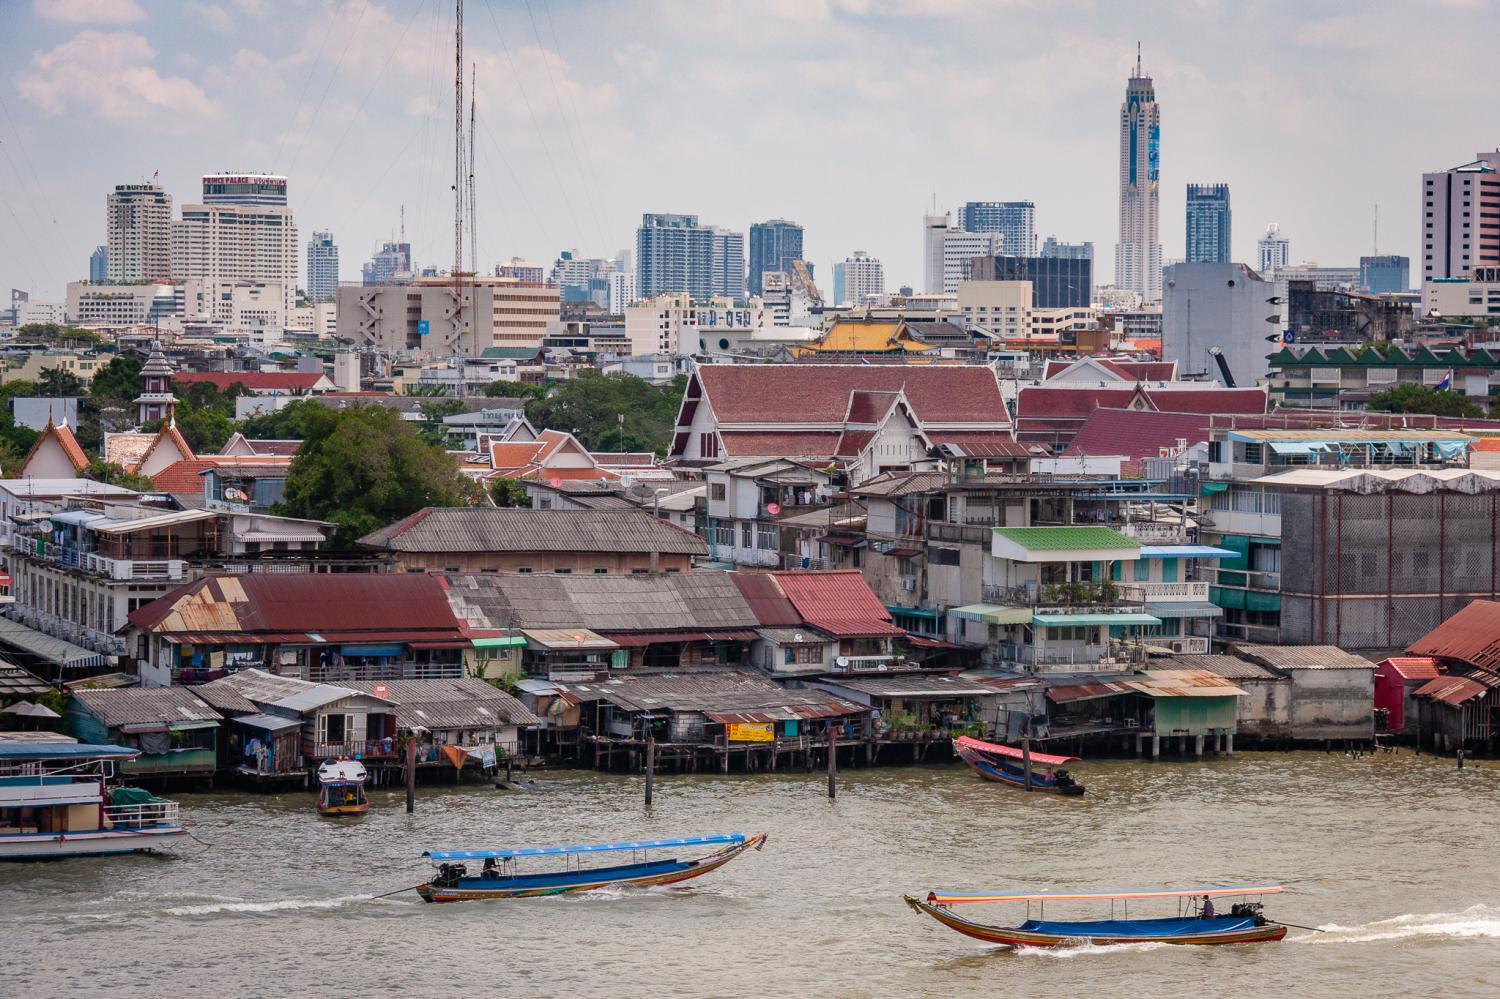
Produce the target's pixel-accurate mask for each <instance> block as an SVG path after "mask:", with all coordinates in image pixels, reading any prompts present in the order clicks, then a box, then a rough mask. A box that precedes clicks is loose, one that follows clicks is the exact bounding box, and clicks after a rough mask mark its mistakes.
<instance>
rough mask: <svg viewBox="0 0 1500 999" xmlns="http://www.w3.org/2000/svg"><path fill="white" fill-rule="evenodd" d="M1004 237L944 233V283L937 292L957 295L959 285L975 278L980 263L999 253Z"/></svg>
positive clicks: (959, 230)
mask: <svg viewBox="0 0 1500 999" xmlns="http://www.w3.org/2000/svg"><path fill="white" fill-rule="evenodd" d="M1004 242H1005V237H1004V236H1003V235H1002V234H1000V233H998V232H965V231H964V230H962V229H949V230H948V231H947V232H945V233H943V283H942V285H941V286H940V287H939V288H938V291H940V292H942V293H943V294H945V295H953V294H955V293H957V291H958V286H959V285H960V284H961V283H962V282H964V281H968V280H969V279H971V278H972V277H974V268H975V267H976V266H978V263H977V261H979V260H982V259H987V258H989V257H993V256H995V255H996V254H998V253H999V252H1000V247H1001V246H1002V245H1003V244H1004Z"/></svg>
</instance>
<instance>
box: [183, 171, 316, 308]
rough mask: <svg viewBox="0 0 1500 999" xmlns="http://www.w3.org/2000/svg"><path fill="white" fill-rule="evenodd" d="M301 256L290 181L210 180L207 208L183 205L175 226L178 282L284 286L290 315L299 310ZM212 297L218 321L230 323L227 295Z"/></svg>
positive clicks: (254, 177)
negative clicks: (290, 203) (290, 205)
mask: <svg viewBox="0 0 1500 999" xmlns="http://www.w3.org/2000/svg"><path fill="white" fill-rule="evenodd" d="M300 251H301V248H300V247H299V246H298V244H297V225H296V223H295V222H294V221H293V220H292V210H291V209H290V208H288V207H287V205H286V178H285V177H280V176H273V175H270V174H205V175H204V177H203V203H202V204H196V205H183V206H182V218H181V219H180V220H179V221H177V222H174V223H173V224H172V276H173V277H175V278H199V279H202V280H204V281H207V282H211V283H213V282H221V281H279V282H281V284H282V300H283V302H284V304H285V308H286V309H288V310H290V309H291V308H292V306H293V305H295V304H296V296H297V272H298V270H299V269H300V268H299V265H300V263H301V256H302V254H301V252H300ZM210 297H211V298H212V299H213V308H212V313H213V315H214V316H215V317H216V318H221V319H222V318H225V315H224V308H225V307H227V303H226V300H225V299H224V298H223V297H222V294H220V293H217V292H216V291H213V290H211V291H210Z"/></svg>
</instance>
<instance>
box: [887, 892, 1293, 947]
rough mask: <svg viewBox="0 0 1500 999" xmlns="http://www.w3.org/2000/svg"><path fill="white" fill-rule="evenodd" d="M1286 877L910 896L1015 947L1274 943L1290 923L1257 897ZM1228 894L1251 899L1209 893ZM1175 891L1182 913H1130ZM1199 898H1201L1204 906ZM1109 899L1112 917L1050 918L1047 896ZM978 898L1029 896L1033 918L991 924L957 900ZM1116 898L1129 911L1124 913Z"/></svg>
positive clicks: (972, 931)
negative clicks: (1224, 905) (1223, 909)
mask: <svg viewBox="0 0 1500 999" xmlns="http://www.w3.org/2000/svg"><path fill="white" fill-rule="evenodd" d="M1280 891H1281V886H1280V885H1272V884H1265V885H1233V886H1230V887H1227V888H1189V889H1166V890H1158V891H1153V890H1147V891H1131V892H1035V893H1028V894H1019V895H944V894H939V893H938V892H929V893H928V894H927V898H926V899H925V900H924V899H919V898H915V897H913V896H911V895H907V896H905V898H906V904H907V905H909V906H911V907H912V908H913V909H914V910H916V911H917V912H925V913H926V914H927V915H929V916H931V917H932V918H933V919H936V920H937V921H938V922H940V923H942V924H943V925H944V926H946V927H948V928H949V929H950V930H957V931H958V932H959V933H962V934H963V935H964V936H966V937H973V938H974V939H976V940H983V941H985V942H986V943H993V944H1004V945H1006V946H1010V947H1064V946H1077V945H1080V944H1084V945H1087V944H1092V945H1095V946H1104V945H1108V944H1127V943H1169V944H1244V943H1269V942H1272V941H1276V940H1280V939H1281V938H1282V937H1284V936H1286V929H1287V928H1286V927H1285V926H1283V925H1282V924H1280V923H1276V922H1273V921H1271V920H1269V919H1267V918H1266V917H1265V916H1264V915H1263V913H1262V906H1261V903H1260V902H1259V901H1258V900H1257V901H1250V900H1249V899H1250V898H1251V897H1255V898H1256V899H1258V898H1259V896H1262V895H1274V894H1278V893H1279V892H1280ZM1226 896H1237V897H1244V898H1245V899H1246V901H1243V902H1238V903H1235V904H1233V905H1231V906H1230V909H1229V912H1228V913H1225V914H1222V915H1221V914H1219V913H1218V912H1217V910H1216V909H1215V908H1214V906H1213V903H1212V902H1211V901H1209V900H1210V899H1213V898H1223V897H1226ZM1150 899H1175V900H1176V902H1177V914H1176V916H1174V917H1168V918H1164V919H1163V918H1157V919H1132V918H1130V903H1131V902H1132V901H1138V900H1150ZM1200 900H1201V902H1202V903H1206V904H1202V905H1201V907H1200ZM1061 901H1092V902H1103V901H1107V902H1109V910H1110V915H1109V918H1108V919H1094V920H1083V921H1067V922H1063V921H1056V920H1049V919H1047V918H1046V915H1047V913H1046V906H1047V903H1048V902H1061ZM973 902H1024V903H1026V920H1025V921H1024V922H1022V923H1020V924H1019V925H1017V926H988V925H985V924H983V923H976V922H974V921H973V920H970V919H965V918H964V917H963V916H960V915H958V914H957V913H955V912H954V911H953V906H955V905H963V904H968V903H973ZM1033 905H1037V906H1038V918H1036V919H1033V918H1031V907H1032V906H1033ZM1117 905H1122V906H1123V911H1122V912H1119V913H1117Z"/></svg>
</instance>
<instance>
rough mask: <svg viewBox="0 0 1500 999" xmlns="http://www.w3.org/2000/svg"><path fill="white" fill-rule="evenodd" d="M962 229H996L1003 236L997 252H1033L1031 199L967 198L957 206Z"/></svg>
mask: <svg viewBox="0 0 1500 999" xmlns="http://www.w3.org/2000/svg"><path fill="white" fill-rule="evenodd" d="M958 227H959V228H960V229H962V230H963V231H964V232H996V233H999V234H1000V235H1001V236H1002V237H1004V241H1003V245H1002V246H1001V247H1000V249H999V250H997V251H996V252H998V253H1006V254H1009V255H1011V256H1016V257H1034V256H1036V205H1035V204H1034V203H1032V202H1030V201H970V202H968V203H967V204H965V205H964V206H963V207H962V208H960V209H959V210H958Z"/></svg>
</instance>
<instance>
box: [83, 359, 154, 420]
mask: <svg viewBox="0 0 1500 999" xmlns="http://www.w3.org/2000/svg"><path fill="white" fill-rule="evenodd" d="M141 367H142V362H141V359H140V358H138V357H130V356H121V357H116V358H113V359H112V360H111V361H110V362H109V363H108V364H106V365H105V366H104V367H102V368H100V369H99V370H98V371H97V372H96V373H95V374H94V380H93V381H91V382H89V398H90V399H92V400H94V403H95V405H97V406H98V407H99V408H100V409H110V408H129V407H130V405H131V404H132V403H133V402H135V397H136V396H138V395H140V394H141Z"/></svg>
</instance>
